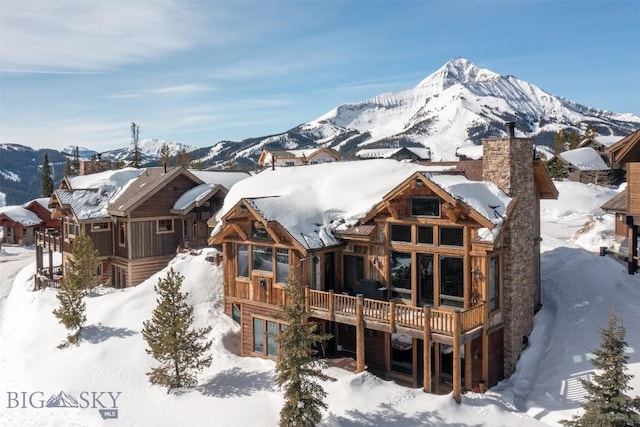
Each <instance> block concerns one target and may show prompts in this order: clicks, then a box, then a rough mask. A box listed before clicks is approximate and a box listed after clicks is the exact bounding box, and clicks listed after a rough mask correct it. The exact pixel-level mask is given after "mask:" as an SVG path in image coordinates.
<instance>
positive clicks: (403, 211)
mask: <svg viewBox="0 0 640 427" xmlns="http://www.w3.org/2000/svg"><path fill="white" fill-rule="evenodd" d="M511 129H512V128H511ZM483 157H484V161H483V180H482V181H472V180H470V179H468V178H467V177H466V176H464V175H463V174H462V173H460V172H458V171H456V170H454V168H452V166H433V165H431V166H424V165H418V164H414V163H404V162H396V161H394V160H365V161H357V162H341V163H334V164H324V165H315V166H309V167H305V168H276V169H275V170H266V171H263V172H261V173H260V174H258V175H256V176H253V177H251V178H249V179H247V180H245V181H243V182H241V183H239V184H237V185H236V186H234V187H233V189H232V190H231V191H230V193H229V194H228V196H227V198H226V200H225V205H224V207H223V209H222V211H221V213H220V214H219V215H218V218H219V220H220V221H219V223H218V225H217V228H216V229H215V230H214V233H213V234H212V238H211V239H210V243H212V244H221V245H222V250H223V254H224V267H225V269H224V275H225V283H224V295H225V312H226V313H227V314H228V315H230V316H232V317H233V318H234V319H236V320H237V321H238V322H239V323H240V325H241V350H240V351H241V354H242V355H244V356H259V357H268V358H275V357H277V354H278V347H277V343H276V340H275V335H276V334H277V333H278V331H279V330H280V327H281V323H282V321H281V320H279V316H278V313H279V307H280V306H281V305H282V304H284V303H286V301H285V298H284V290H283V287H284V285H285V283H286V282H287V281H288V280H291V279H293V280H294V281H295V282H296V283H298V284H299V285H300V286H304V288H305V292H306V302H307V306H308V308H309V311H310V313H311V316H312V319H311V320H312V321H313V322H315V323H316V324H317V325H318V328H320V329H321V330H322V331H324V332H326V333H328V334H331V336H332V338H331V339H330V340H328V342H326V343H325V345H324V346H323V347H322V351H323V352H324V355H325V356H326V357H352V358H354V359H355V362H356V367H357V370H360V371H361V370H364V369H368V370H369V371H371V372H373V373H376V374H378V375H380V376H382V377H384V378H391V379H394V380H397V381H399V382H402V383H405V384H408V385H411V386H414V387H417V386H422V387H423V388H424V390H425V391H429V392H450V391H453V392H454V396H455V397H456V399H458V400H459V399H460V393H461V390H463V389H471V388H473V387H481V384H484V385H485V386H491V385H494V384H496V383H497V382H498V381H499V380H501V379H503V378H504V377H505V376H508V375H510V374H511V373H512V372H513V371H514V369H515V365H516V362H517V360H518V357H519V355H520V353H521V351H522V350H523V348H524V347H525V346H526V344H527V340H528V335H529V333H530V331H531V330H532V327H533V316H534V312H535V311H536V310H537V309H538V308H539V306H540V281H539V280H540V264H539V256H540V246H539V244H540V228H539V222H540V221H539V214H538V212H539V211H540V209H539V200H540V199H541V198H556V197H557V190H556V188H555V186H554V185H553V182H552V181H551V179H550V177H549V175H548V173H547V170H546V167H545V165H544V164H543V163H542V162H541V161H540V160H537V159H534V156H533V147H532V142H531V140H529V139H524V138H515V137H514V136H513V134H511V136H510V137H507V138H501V139H491V140H485V141H484V156H483Z"/></svg>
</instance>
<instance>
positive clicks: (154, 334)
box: [142, 268, 211, 393]
mask: <svg viewBox="0 0 640 427" xmlns="http://www.w3.org/2000/svg"><path fill="white" fill-rule="evenodd" d="M183 279H184V277H183V276H181V275H180V274H179V273H176V272H175V271H174V270H173V268H172V269H170V270H169V272H168V273H167V276H166V277H165V278H164V279H163V278H160V279H158V284H157V285H156V286H155V287H154V289H155V291H156V293H157V294H158V299H157V302H158V305H157V306H156V308H155V309H154V310H153V313H152V317H151V320H147V321H145V322H144V323H143V328H142V336H143V337H144V339H145V341H146V342H147V345H148V346H149V348H148V349H146V352H147V353H148V354H150V355H152V356H153V358H154V359H156V360H157V361H158V362H159V363H160V366H158V367H157V368H152V369H151V371H150V372H147V376H148V377H149V382H151V384H157V385H161V386H165V387H167V393H168V392H169V391H171V390H172V389H174V388H179V387H192V386H194V385H196V383H197V381H196V376H195V374H196V372H198V371H201V370H202V369H203V368H205V367H207V366H209V365H211V355H209V354H206V352H207V351H208V350H209V348H210V347H211V341H205V336H206V335H207V334H208V333H209V332H210V331H211V327H206V328H200V329H194V328H193V327H192V323H193V307H192V306H190V305H188V304H187V301H186V299H187V296H188V293H185V294H183V293H182V292H180V287H181V286H182V281H183Z"/></svg>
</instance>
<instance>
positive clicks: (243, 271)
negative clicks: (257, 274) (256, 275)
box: [238, 245, 249, 277]
mask: <svg viewBox="0 0 640 427" xmlns="http://www.w3.org/2000/svg"><path fill="white" fill-rule="evenodd" d="M238 276H240V277H249V246H247V245H238Z"/></svg>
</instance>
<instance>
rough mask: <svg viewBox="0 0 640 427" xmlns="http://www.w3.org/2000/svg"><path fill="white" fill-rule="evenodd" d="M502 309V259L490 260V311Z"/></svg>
mask: <svg viewBox="0 0 640 427" xmlns="http://www.w3.org/2000/svg"><path fill="white" fill-rule="evenodd" d="M499 308H500V258H499V257H493V258H490V259H489V309H490V310H491V311H493V310H497V309H499Z"/></svg>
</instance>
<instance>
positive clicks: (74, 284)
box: [53, 275, 87, 348]
mask: <svg viewBox="0 0 640 427" xmlns="http://www.w3.org/2000/svg"><path fill="white" fill-rule="evenodd" d="M56 297H57V298H58V300H59V301H60V306H59V307H58V308H57V309H55V310H53V314H54V315H55V316H56V317H57V318H58V321H59V322H60V323H62V325H64V327H65V328H67V329H68V330H69V334H68V335H67V341H66V342H63V343H62V344H60V345H59V346H58V347H59V348H63V347H66V346H67V345H69V344H76V343H77V342H78V340H79V339H80V332H81V331H82V326H84V323H85V322H86V321H87V316H86V314H85V310H86V306H85V303H84V301H83V300H82V298H83V297H84V289H83V288H82V285H81V284H80V283H79V281H78V279H77V278H76V277H75V276H73V275H66V276H65V277H63V278H62V280H61V281H60V288H59V289H58V294H57V295H56Z"/></svg>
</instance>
